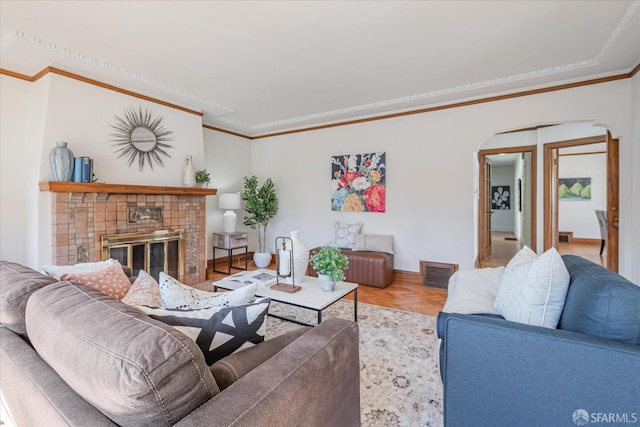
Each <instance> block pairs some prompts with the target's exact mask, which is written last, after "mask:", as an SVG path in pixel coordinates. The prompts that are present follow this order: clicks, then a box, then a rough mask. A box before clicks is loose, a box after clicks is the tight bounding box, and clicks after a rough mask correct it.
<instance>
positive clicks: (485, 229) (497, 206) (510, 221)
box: [476, 145, 537, 268]
mask: <svg viewBox="0 0 640 427" xmlns="http://www.w3.org/2000/svg"><path fill="white" fill-rule="evenodd" d="M536 151H537V147H536V146H535V145H534V146H522V147H509V148H499V149H487V150H480V151H479V152H478V162H479V172H480V176H479V183H481V185H479V203H478V234H479V235H478V259H477V261H476V267H478V268H482V267H496V266H500V265H506V264H507V263H508V262H509V260H510V259H511V258H512V257H513V255H515V253H516V252H517V251H518V250H520V249H521V248H522V247H523V246H525V245H527V246H529V247H531V248H532V249H533V250H534V251H535V250H536V180H535V175H536V174H535V171H536V168H537V163H536ZM532 177H534V178H532Z"/></svg>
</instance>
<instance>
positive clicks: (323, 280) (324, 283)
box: [318, 273, 336, 292]
mask: <svg viewBox="0 0 640 427" xmlns="http://www.w3.org/2000/svg"><path fill="white" fill-rule="evenodd" d="M318 279H320V287H321V288H322V291H323V292H333V291H335V290H336V282H334V281H333V280H332V279H331V277H329V276H327V275H325V274H321V273H318Z"/></svg>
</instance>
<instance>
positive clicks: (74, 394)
mask: <svg viewBox="0 0 640 427" xmlns="http://www.w3.org/2000/svg"><path fill="white" fill-rule="evenodd" d="M0 293H1V294H0V323H1V325H0V366H1V369H2V372H1V375H0V390H1V391H2V395H3V399H4V402H5V403H6V405H7V407H8V410H9V412H10V414H11V416H12V418H13V421H14V422H15V423H16V425H17V426H41V425H46V426H60V425H69V426H89V425H90V426H113V425H121V426H168V425H178V426H205V425H206V426H229V425H234V426H258V425H279V426H297V425H305V426H327V425H335V426H337V425H340V426H359V425H360V365H359V353H358V327H357V324H356V323H354V322H352V321H349V320H342V319H329V320H326V321H325V322H323V323H322V324H320V325H319V326H317V327H315V328H303V329H298V330H296V331H294V332H292V333H289V334H286V335H283V336H281V337H277V338H275V339H273V340H269V341H265V342H264V343H261V344H258V345H256V346H255V347H252V348H250V349H246V350H243V351H241V352H238V353H235V354H232V355H231V356H228V357H227V358H225V359H222V360H221V361H219V362H217V363H216V364H215V365H213V366H212V367H211V369H210V368H209V366H207V365H206V363H205V360H204V356H203V354H202V352H201V351H200V349H199V348H198V346H197V345H196V344H195V343H194V342H193V341H192V340H191V339H190V338H188V337H187V336H186V335H183V334H182V333H180V332H179V331H177V330H176V329H174V328H172V327H171V326H168V325H166V324H164V323H162V322H160V321H157V320H155V319H152V318H150V317H148V316H147V315H145V314H144V313H142V312H141V311H140V310H138V309H136V308H135V307H130V306H128V305H126V304H123V303H121V302H120V301H118V300H115V299H113V298H111V297H109V296H107V295H105V294H103V293H101V292H99V291H96V290H95V289H92V288H89V287H86V286H83V285H79V284H73V283H69V282H58V281H56V280H55V279H53V278H51V277H47V276H44V275H42V274H40V273H38V272H37V271H34V270H32V269H29V268H27V267H25V266H22V265H19V264H15V263H11V262H6V261H2V262H0ZM212 372H213V373H212Z"/></svg>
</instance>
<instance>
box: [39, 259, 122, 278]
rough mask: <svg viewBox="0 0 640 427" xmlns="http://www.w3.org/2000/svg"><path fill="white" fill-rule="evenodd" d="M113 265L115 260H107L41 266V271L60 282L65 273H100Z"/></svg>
mask: <svg viewBox="0 0 640 427" xmlns="http://www.w3.org/2000/svg"><path fill="white" fill-rule="evenodd" d="M115 263H116V260H115V259H108V260H106V261H98V262H81V263H79V264H75V265H43V266H42V271H44V272H45V274H46V275H47V276H52V277H54V278H56V279H58V280H60V276H62V275H63V274H65V273H68V274H76V273H89V272H94V271H100V270H105V269H107V268H109V267H111V266H112V265H113V264H115Z"/></svg>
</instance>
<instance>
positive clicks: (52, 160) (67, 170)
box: [49, 141, 73, 181]
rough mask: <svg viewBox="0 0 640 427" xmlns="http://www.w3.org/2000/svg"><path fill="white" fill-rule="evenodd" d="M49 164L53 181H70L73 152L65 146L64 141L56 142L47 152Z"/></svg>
mask: <svg viewBox="0 0 640 427" xmlns="http://www.w3.org/2000/svg"><path fill="white" fill-rule="evenodd" d="M49 165H50V166H51V172H52V174H53V180H54V181H71V178H72V177H73V152H72V151H71V150H69V149H68V148H67V143H66V142H63V141H57V142H56V146H55V147H54V148H52V149H51V151H50V152H49Z"/></svg>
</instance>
